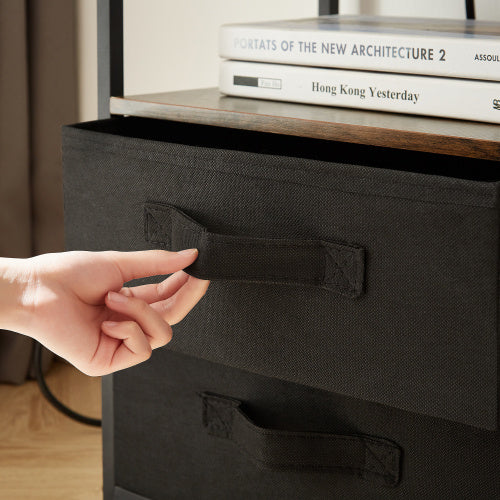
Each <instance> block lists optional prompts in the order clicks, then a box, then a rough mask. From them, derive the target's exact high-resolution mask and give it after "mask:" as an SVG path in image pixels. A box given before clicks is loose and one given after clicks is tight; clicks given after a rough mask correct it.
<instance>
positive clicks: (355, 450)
mask: <svg viewBox="0 0 500 500" xmlns="http://www.w3.org/2000/svg"><path fill="white" fill-rule="evenodd" d="M200 397H201V398H202V402H203V426H204V427H205V429H206V431H207V433H208V434H209V435H211V436H217V437H220V438H225V439H229V440H231V441H233V442H234V443H235V444H236V445H237V446H238V447H239V448H241V449H242V450H243V451H244V452H245V453H246V454H247V455H249V456H250V457H251V458H252V459H254V460H255V461H256V462H257V463H258V464H260V465H261V466H264V467H266V468H269V469H274V470H295V471H309V472H329V471H339V472H343V473H347V474H353V475H356V476H359V477H360V478H362V479H365V480H369V481H372V482H376V483H379V484H383V485H384V486H391V487H393V486H396V485H397V484H398V482H399V478H400V462H401V449H400V448H399V446H398V445H396V444H395V443H393V442H392V441H389V440H387V439H382V438H378V437H371V436H363V435H344V436H343V435H337V434H323V433H317V432H290V431H281V430H274V429H263V428H262V427H258V426H257V425H255V424H254V423H253V422H252V421H251V420H250V419H249V418H248V417H247V416H246V415H245V413H244V412H243V411H242V409H241V402H240V401H238V400H235V399H233V398H228V397H225V396H220V395H217V394H212V393H206V392H205V393H201V394H200Z"/></svg>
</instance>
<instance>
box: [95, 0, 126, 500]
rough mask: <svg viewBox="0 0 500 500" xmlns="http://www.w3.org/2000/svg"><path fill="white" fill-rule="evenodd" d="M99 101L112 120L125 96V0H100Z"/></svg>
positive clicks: (106, 488) (106, 383)
mask: <svg viewBox="0 0 500 500" xmlns="http://www.w3.org/2000/svg"><path fill="white" fill-rule="evenodd" d="M97 91H98V96H97V101H98V117H99V119H103V118H109V117H110V113H109V99H110V97H111V96H114V95H116V96H122V95H123V0H97ZM113 397H114V396H113V375H106V376H105V377H102V453H103V455H102V462H103V498H104V500H112V499H113V497H114V493H113V492H114V488H115V449H114V447H115V443H114V407H113Z"/></svg>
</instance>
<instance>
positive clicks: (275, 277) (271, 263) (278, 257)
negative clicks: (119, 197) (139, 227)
mask: <svg viewBox="0 0 500 500" xmlns="http://www.w3.org/2000/svg"><path fill="white" fill-rule="evenodd" d="M144 236H145V238H146V240H147V241H148V242H150V243H152V244H153V245H154V246H158V247H161V248H165V249H168V250H173V251H177V250H181V249H183V248H194V247H195V248H198V250H199V252H200V254H199V257H198V259H197V260H196V262H195V263H194V264H193V265H191V266H189V267H188V268H187V269H186V271H187V272H188V273H189V274H192V275H193V276H196V277H197V278H201V279H210V280H216V279H223V280H237V281H247V282H260V283H278V284H295V285H312V286H317V287H320V288H324V289H326V290H330V291H333V292H337V293H340V294H342V295H344V296H347V297H350V298H355V297H358V296H359V295H361V293H362V292H363V280H364V249H363V248H361V247H359V246H355V245H348V244H343V243H333V242H329V241H322V240H296V239H268V238H250V237H246V236H233V235H224V234H218V233H212V232H210V231H208V230H207V228H205V227H204V226H202V225H201V224H199V223H198V222H196V221H195V220H193V219H192V218H191V217H189V216H188V215H186V214H185V213H183V212H181V211H180V210H178V209H177V208H175V207H173V206H171V205H167V204H162V203H146V204H145V205H144Z"/></svg>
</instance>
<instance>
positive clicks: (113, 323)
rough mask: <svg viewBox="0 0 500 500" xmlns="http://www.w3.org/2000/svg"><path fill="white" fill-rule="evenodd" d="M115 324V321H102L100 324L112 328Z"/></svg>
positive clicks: (116, 323)
mask: <svg viewBox="0 0 500 500" xmlns="http://www.w3.org/2000/svg"><path fill="white" fill-rule="evenodd" d="M116 325H118V322H117V321H103V322H102V326H105V327H109V328H114V327H115V326H116Z"/></svg>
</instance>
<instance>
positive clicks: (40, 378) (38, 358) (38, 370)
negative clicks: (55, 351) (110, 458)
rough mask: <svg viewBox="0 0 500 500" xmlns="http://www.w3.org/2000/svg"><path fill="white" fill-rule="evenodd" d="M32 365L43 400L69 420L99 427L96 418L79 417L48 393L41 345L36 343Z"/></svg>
mask: <svg viewBox="0 0 500 500" xmlns="http://www.w3.org/2000/svg"><path fill="white" fill-rule="evenodd" d="M33 362H34V363H33V365H34V368H35V376H36V381H37V382H38V387H40V390H41V391H42V394H43V395H44V397H45V399H46V400H47V401H48V402H49V403H50V404H51V405H52V406H53V407H54V408H56V409H57V410H59V411H60V412H61V413H64V415H66V416H67V417H69V418H72V419H73V420H76V421H77V422H80V423H82V424H87V425H92V426H94V427H101V426H102V422H101V420H99V419H97V418H90V417H86V416H85V415H80V414H79V413H76V412H75V411H73V410H71V409H70V408H68V407H67V406H65V405H63V404H62V403H61V402H60V401H59V400H58V399H57V398H56V397H55V396H54V395H53V394H52V392H51V391H50V389H49V388H48V386H47V384H46V383H45V377H44V375H43V371H42V345H41V344H40V343H38V342H36V343H35V350H34V353H33Z"/></svg>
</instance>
